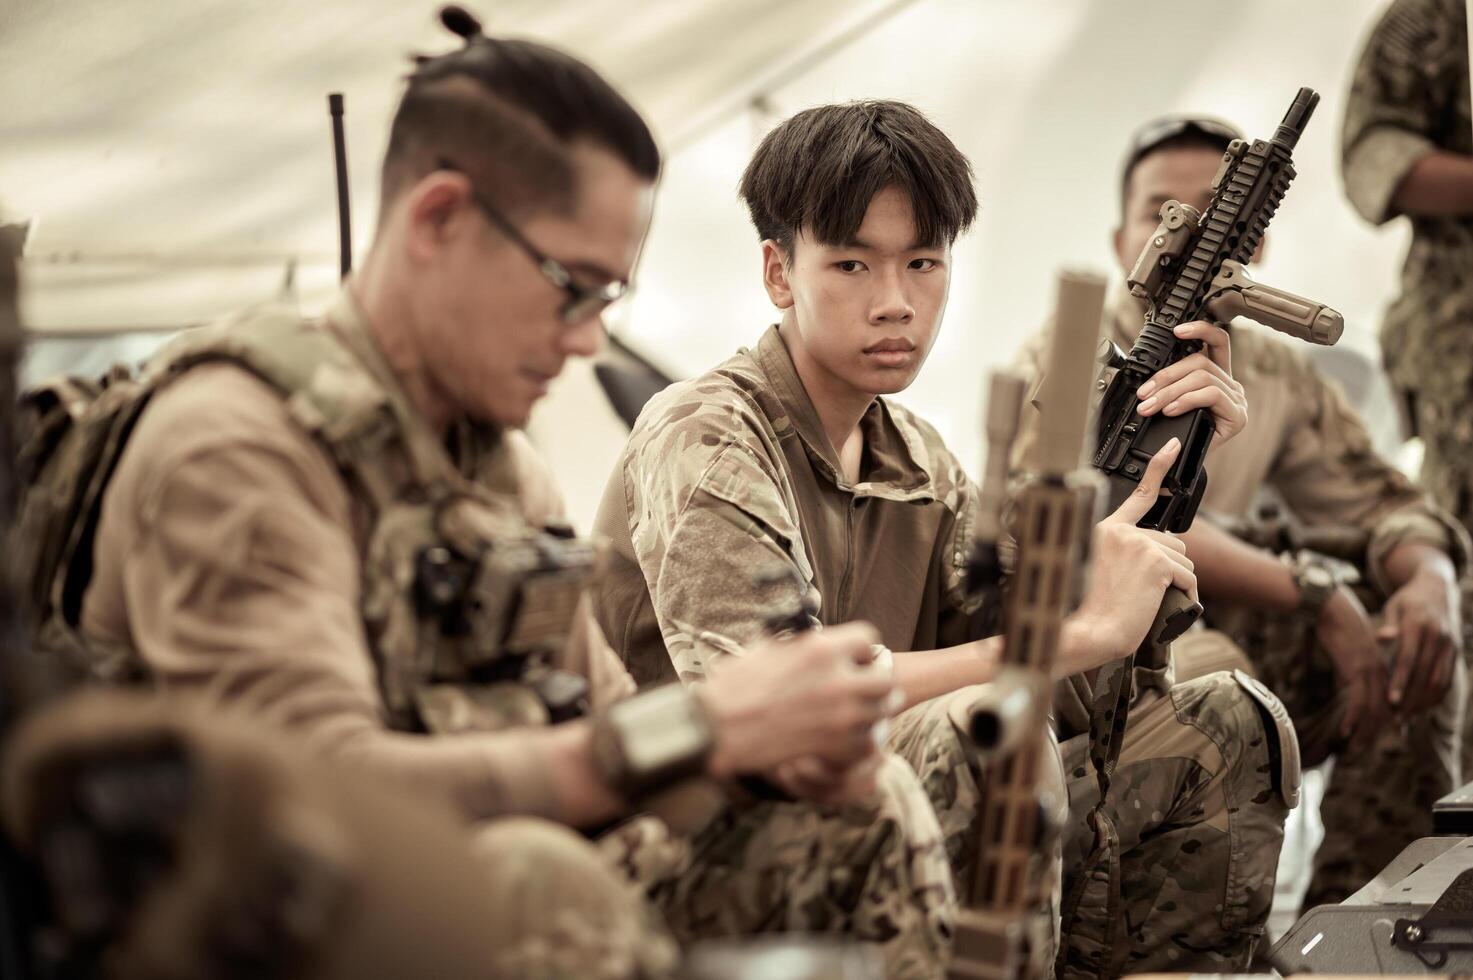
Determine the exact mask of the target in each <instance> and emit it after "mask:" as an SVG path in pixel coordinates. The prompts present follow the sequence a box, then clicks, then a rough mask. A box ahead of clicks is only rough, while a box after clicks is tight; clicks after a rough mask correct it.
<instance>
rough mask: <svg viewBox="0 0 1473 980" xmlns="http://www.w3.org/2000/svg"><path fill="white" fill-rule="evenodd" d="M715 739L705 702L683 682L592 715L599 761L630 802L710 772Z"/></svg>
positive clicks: (611, 783) (593, 741)
mask: <svg viewBox="0 0 1473 980" xmlns="http://www.w3.org/2000/svg"><path fill="white" fill-rule="evenodd" d="M714 744H715V739H714V730H713V719H712V717H711V714H710V713H709V712H708V710H707V708H706V702H705V701H704V700H702V698H701V697H700V696H699V695H698V694H697V693H696V692H695V691H691V690H688V689H686V688H683V687H681V686H680V685H679V684H670V685H667V686H665V687H658V688H655V689H654V690H651V691H645V692H644V693H642V694H637V695H635V696H634V697H631V698H626V699H625V700H623V701H620V702H618V703H616V704H613V705H611V706H609V707H608V708H605V709H603V710H602V711H600V712H599V713H598V714H597V715H595V716H594V718H593V731H592V739H591V747H592V751H593V760H594V764H595V765H597V766H598V768H599V771H600V773H601V774H602V775H603V779H604V782H606V783H607V784H608V785H609V786H610V787H612V788H613V789H615V790H616V791H617V792H618V793H619V794H620V795H621V796H622V797H623V798H624V799H626V800H628V801H630V802H636V801H638V800H640V799H642V798H644V797H646V796H648V795H649V794H651V793H654V792H657V791H660V790H663V789H666V788H668V787H670V786H673V785H675V784H677V783H680V782H683V781H685V780H687V779H690V778H692V777H694V776H699V775H701V774H702V773H704V772H706V771H707V768H708V764H709V760H710V757H711V754H712V750H713V748H714Z"/></svg>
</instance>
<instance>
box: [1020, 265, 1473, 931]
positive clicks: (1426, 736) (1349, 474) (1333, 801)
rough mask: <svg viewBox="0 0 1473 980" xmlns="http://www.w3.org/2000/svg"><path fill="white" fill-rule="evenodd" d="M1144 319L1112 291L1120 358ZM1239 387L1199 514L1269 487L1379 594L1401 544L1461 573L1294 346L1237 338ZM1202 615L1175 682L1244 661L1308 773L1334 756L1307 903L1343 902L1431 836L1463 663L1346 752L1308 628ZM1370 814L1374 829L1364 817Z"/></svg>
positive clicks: (1258, 335) (1341, 701) (1183, 645)
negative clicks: (1449, 686)
mask: <svg viewBox="0 0 1473 980" xmlns="http://www.w3.org/2000/svg"><path fill="white" fill-rule="evenodd" d="M1143 318H1144V308H1143V307H1142V306H1141V305H1140V303H1139V301H1138V300H1135V299H1133V298H1132V297H1130V296H1129V295H1127V294H1126V293H1125V292H1124V290H1123V289H1119V290H1117V291H1116V292H1115V294H1114V296H1113V297H1112V301H1111V303H1110V305H1109V308H1108V309H1107V313H1106V320H1105V335H1106V336H1107V337H1108V338H1109V339H1110V340H1112V341H1114V342H1115V343H1116V344H1118V345H1120V346H1121V347H1123V348H1126V349H1128V348H1129V347H1130V345H1131V343H1132V342H1133V341H1134V339H1135V335H1136V334H1137V333H1138V332H1139V330H1140V326H1141V323H1142V322H1143ZM1048 336H1049V331H1047V330H1045V331H1043V332H1041V333H1040V334H1039V335H1037V336H1036V337H1034V338H1033V339H1031V340H1030V341H1029V343H1028V344H1027V345H1026V346H1025V347H1024V350H1023V353H1022V355H1021V357H1020V367H1021V368H1022V369H1023V370H1025V371H1028V372H1032V373H1036V372H1037V371H1038V370H1039V368H1040V365H1041V360H1040V358H1041V356H1042V352H1043V351H1044V350H1046V349H1047V338H1048ZM1233 377H1235V378H1236V379H1237V380H1238V381H1239V382H1240V383H1241V384H1242V385H1243V388H1244V391H1245V392H1246V394H1247V397H1248V405H1249V414H1250V419H1251V421H1250V426H1251V427H1250V430H1249V432H1248V433H1247V435H1246V436H1245V437H1244V438H1240V439H1234V440H1232V441H1231V442H1228V443H1223V444H1218V445H1214V446H1213V447H1212V448H1211V449H1210V450H1209V452H1208V457H1207V469H1208V476H1209V479H1208V483H1207V492H1206V496H1205V498H1204V500H1203V504H1202V506H1203V508H1204V509H1206V510H1210V511H1214V512H1217V513H1222V514H1228V515H1233V516H1243V515H1247V514H1248V513H1250V512H1251V511H1252V508H1253V506H1254V503H1255V501H1256V500H1257V499H1258V496H1259V494H1260V491H1261V490H1262V489H1263V488H1272V490H1273V491H1274V492H1275V493H1276V494H1277V495H1278V496H1279V498H1280V499H1281V500H1282V501H1283V502H1284V503H1285V504H1286V505H1287V507H1288V509H1289V510H1290V512H1291V513H1293V514H1294V515H1295V516H1296V517H1297V518H1298V519H1301V520H1303V521H1305V522H1306V523H1308V524H1311V525H1330V526H1351V527H1355V528H1359V529H1362V530H1364V531H1365V532H1367V534H1368V535H1369V542H1370V543H1369V549H1368V557H1369V560H1368V562H1367V566H1368V567H1367V569H1366V573H1367V576H1368V579H1369V583H1370V585H1371V588H1372V589H1373V590H1374V591H1375V592H1376V593H1377V594H1379V595H1380V596H1381V597H1384V596H1386V595H1388V594H1390V592H1391V591H1392V586H1391V583H1390V582H1389V581H1387V579H1386V576H1385V571H1384V568H1383V561H1384V559H1385V557H1386V556H1387V555H1388V554H1390V553H1391V551H1392V550H1393V549H1395V548H1396V547H1397V546H1398V545H1400V544H1402V543H1404V542H1409V541H1415V542H1422V543H1426V544H1431V545H1433V546H1435V547H1438V548H1441V549H1443V550H1445V551H1447V552H1448V553H1449V554H1451V555H1452V556H1453V559H1454V562H1455V563H1456V564H1457V565H1458V566H1459V567H1462V566H1463V565H1464V564H1465V562H1466V556H1467V543H1466V535H1465V534H1464V533H1463V532H1462V530H1461V528H1459V527H1458V526H1457V524H1456V522H1455V521H1453V520H1452V519H1451V517H1450V516H1449V515H1448V514H1447V513H1446V512H1445V511H1443V510H1441V509H1440V508H1438V507H1437V506H1436V505H1434V504H1433V503H1432V502H1431V501H1430V500H1428V499H1427V497H1426V495H1425V494H1423V493H1421V492H1420V491H1418V490H1417V489H1416V488H1415V487H1413V486H1412V484H1411V483H1410V481H1408V480H1407V479H1406V478H1405V477H1403V476H1402V475H1401V474H1400V473H1399V472H1398V471H1397V470H1396V469H1395V468H1394V467H1393V466H1391V464H1390V463H1388V462H1387V461H1386V460H1384V459H1382V458H1381V457H1380V456H1378V455H1377V454H1376V452H1375V451H1374V450H1373V449H1372V448H1371V443H1370V438H1369V436H1368V435H1367V434H1366V431H1365V427H1364V425H1363V424H1362V423H1361V421H1360V419H1359V417H1358V416H1357V415H1356V413H1355V410H1354V409H1353V408H1352V407H1351V406H1350V405H1349V403H1348V402H1347V401H1346V399H1345V396H1344V394H1343V393H1342V392H1341V391H1340V388H1339V386H1338V385H1336V384H1335V383H1334V382H1332V381H1329V380H1327V379H1326V378H1325V377H1324V376H1323V375H1322V374H1321V373H1320V372H1319V371H1318V370H1316V369H1315V367H1314V366H1313V365H1312V364H1311V363H1310V361H1309V359H1308V358H1307V357H1306V356H1305V355H1304V353H1303V352H1302V351H1301V350H1298V349H1296V348H1295V347H1293V346H1292V345H1290V344H1289V343H1286V342H1284V341H1282V340H1280V339H1278V338H1277V337H1274V336H1273V335H1271V334H1269V333H1268V332H1267V331H1263V330H1258V329H1255V328H1245V329H1235V330H1234V331H1233ZM1034 438H1036V429H1035V428H1034V427H1033V425H1032V417H1028V418H1025V428H1024V431H1023V432H1021V433H1020V435H1019V451H1020V452H1026V451H1027V447H1028V445H1029V444H1030V443H1031V441H1032V440H1033V439H1034ZM1368 598H1369V597H1368ZM1207 615H1208V618H1209V620H1210V623H1211V625H1212V626H1213V627H1215V628H1214V629H1207V630H1197V631H1193V632H1191V633H1188V634H1187V635H1186V636H1184V637H1182V638H1181V639H1180V640H1178V641H1177V642H1176V644H1175V645H1174V650H1173V661H1174V667H1175V674H1176V676H1177V677H1178V678H1189V677H1195V676H1198V675H1200V674H1203V673H1205V672H1207V671H1210V670H1217V669H1231V668H1233V667H1235V666H1239V665H1241V666H1243V667H1245V668H1247V669H1249V670H1250V671H1251V672H1252V673H1254V674H1256V675H1257V676H1258V677H1259V678H1260V679H1261V680H1263V682H1264V683H1265V684H1267V685H1268V686H1269V687H1270V688H1271V689H1272V690H1273V691H1274V692H1275V693H1276V694H1278V695H1279V697H1281V698H1282V699H1283V701H1284V703H1285V705H1286V706H1287V707H1288V709H1289V714H1290V716H1291V717H1292V718H1293V720H1294V724H1295V727H1296V729H1297V731H1298V736H1299V743H1300V748H1301V754H1302V756H1303V758H1304V760H1305V764H1307V765H1314V764H1317V763H1319V762H1321V761H1323V760H1324V759H1325V758H1326V757H1327V756H1329V755H1332V754H1335V755H1339V759H1338V761H1337V762H1336V766H1335V769H1334V772H1333V774H1332V776H1331V779H1330V783H1329V786H1328V788H1327V790H1326V795H1325V798H1324V801H1323V803H1322V804H1321V807H1320V817H1321V820H1322V821H1323V823H1324V826H1325V840H1324V843H1323V844H1322V845H1321V846H1320V849H1319V851H1318V852H1317V853H1316V855H1315V862H1314V874H1313V879H1312V881H1311V883H1310V887H1309V892H1308V896H1307V898H1306V903H1307V904H1308V905H1311V906H1312V905H1317V904H1323V903H1325V902H1338V901H1340V900H1342V899H1344V898H1346V897H1348V896H1349V894H1350V893H1351V892H1353V891H1355V890H1356V889H1358V888H1359V887H1360V886H1361V885H1363V884H1364V883H1365V882H1366V881H1369V880H1370V878H1371V877H1373V876H1374V875H1375V874H1376V873H1377V872H1379V871H1380V870H1381V868H1382V867H1384V866H1385V865H1386V864H1387V862H1389V861H1390V860H1391V859H1392V858H1393V857H1395V856H1396V854H1397V853H1398V852H1399V851H1400V850H1401V849H1402V847H1403V846H1405V845H1406V844H1408V843H1410V842H1411V841H1412V840H1415V839H1416V838H1418V837H1423V836H1426V835H1427V834H1429V833H1431V804H1432V801H1433V800H1435V799H1437V797H1439V796H1441V795H1442V794H1444V793H1446V792H1448V791H1449V790H1450V789H1451V788H1452V787H1454V786H1455V785H1457V780H1458V775H1459V765H1458V759H1457V755H1456V747H1457V744H1458V733H1459V731H1460V730H1461V725H1462V708H1461V695H1460V693H1459V691H1460V690H1461V687H1462V685H1463V683H1464V672H1463V670H1462V668H1461V665H1459V670H1458V674H1457V678H1456V681H1455V684H1454V690H1452V691H1450V692H1449V695H1448V697H1447V698H1445V699H1444V701H1443V703H1442V705H1441V706H1440V707H1439V708H1438V709H1437V710H1435V711H1432V712H1428V713H1426V714H1424V715H1423V716H1421V717H1419V718H1417V719H1415V720H1413V721H1412V722H1410V723H1408V724H1407V725H1406V726H1405V727H1404V728H1393V729H1391V730H1388V731H1387V732H1386V733H1385V734H1384V735H1383V736H1382V737H1381V739H1379V740H1378V742H1377V743H1376V744H1375V746H1374V747H1373V748H1372V749H1370V750H1369V751H1366V752H1362V753H1359V754H1357V755H1355V756H1346V755H1341V754H1340V753H1341V750H1342V749H1343V748H1344V743H1343V741H1342V740H1340V739H1339V738H1338V732H1339V724H1340V721H1341V719H1342V714H1341V713H1342V712H1343V710H1344V708H1345V694H1344V692H1343V691H1342V690H1341V689H1340V686H1339V684H1338V682H1337V679H1336V676H1335V674H1334V671H1333V668H1332V667H1331V664H1330V662H1329V660H1328V659H1327V655H1326V654H1324V652H1323V651H1320V650H1317V649H1316V648H1315V644H1314V641H1313V626H1312V624H1308V623H1305V622H1303V620H1302V618H1300V617H1297V616H1265V615H1264V614H1263V613H1262V612H1261V611H1260V610H1257V609H1248V608H1243V607H1237V608H1234V607H1230V606H1225V605H1224V604H1222V603H1217V602H1212V603H1209V604H1208V611H1207ZM1243 651H1246V654H1245V653H1244V652H1243ZM1250 663H1251V666H1249V664H1250ZM1371 814H1374V815H1376V819H1373V820H1372V819H1367V818H1368V815H1371Z"/></svg>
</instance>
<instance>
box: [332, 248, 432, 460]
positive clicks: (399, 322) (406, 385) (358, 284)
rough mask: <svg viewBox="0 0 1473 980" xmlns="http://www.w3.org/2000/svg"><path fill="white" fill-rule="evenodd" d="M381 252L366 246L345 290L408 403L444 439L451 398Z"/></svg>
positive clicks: (411, 312)
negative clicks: (421, 344)
mask: <svg viewBox="0 0 1473 980" xmlns="http://www.w3.org/2000/svg"><path fill="white" fill-rule="evenodd" d="M385 265H386V263H385V262H384V260H383V258H382V256H381V255H379V253H378V252H377V251H375V250H370V251H369V253H368V255H367V257H366V258H365V259H364V262H363V265H362V267H361V268H360V270H359V271H358V272H355V273H354V274H353V278H352V280H351V281H350V282H349V288H350V289H351V290H352V291H353V297H354V298H355V299H356V300H357V301H358V305H359V307H360V308H361V309H362V310H363V315H364V316H365V318H366V319H367V320H368V332H369V334H370V336H372V338H373V342H374V343H375V344H376V345H377V346H378V349H379V353H381V354H382V355H383V357H384V361H385V362H386V363H387V364H388V365H389V370H390V371H392V372H393V373H394V377H395V378H397V379H398V381H399V385H400V387H401V388H403V389H404V394H405V395H406V396H407V397H408V398H409V401H410V403H411V404H412V405H413V406H414V407H415V408H416V409H417V410H418V411H419V413H420V414H421V415H422V416H424V419H425V421H426V422H428V423H429V425H430V427H431V428H432V429H433V430H434V431H435V433H436V434H437V435H439V436H441V437H442V438H443V437H444V436H445V435H446V434H447V433H448V432H449V431H450V427H451V425H452V424H453V423H454V421H455V418H456V411H455V407H454V404H453V402H451V400H450V399H449V398H448V397H447V396H446V394H445V392H444V390H443V389H442V388H441V387H440V386H439V385H438V384H436V383H435V381H434V377H433V375H432V374H431V373H430V370H429V367H428V366H427V365H426V364H425V360H424V356H423V354H422V353H421V350H420V347H419V344H418V342H417V340H416V338H417V337H418V336H420V335H421V332H420V331H419V330H418V329H416V324H415V323H414V311H413V310H412V309H411V307H410V304H409V303H408V302H407V300H406V298H405V297H406V295H407V294H406V292H405V291H404V290H402V289H400V288H397V286H396V284H395V283H394V280H393V273H392V272H391V271H389V270H388V269H386V268H385Z"/></svg>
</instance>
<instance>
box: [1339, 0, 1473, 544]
mask: <svg viewBox="0 0 1473 980" xmlns="http://www.w3.org/2000/svg"><path fill="white" fill-rule="evenodd" d="M1468 84H1469V83H1468V25H1467V7H1466V5H1465V4H1464V3H1463V0H1396V2H1394V3H1392V4H1391V6H1390V8H1389V9H1388V10H1387V11H1386V13H1385V15H1384V16H1383V17H1382V18H1381V21H1380V23H1378V24H1377V25H1376V28H1375V30H1374V31H1373V32H1372V33H1371V36H1370V37H1369V38H1368V39H1367V41H1366V46H1365V50H1364V51H1362V53H1361V58H1360V62H1359V64H1358V65H1357V66H1356V69H1355V74H1354V76H1353V78H1352V80H1351V86H1350V98H1349V101H1348V103H1347V106H1346V110H1345V126H1344V130H1343V132H1342V134H1341V164H1342V167H1343V168H1344V176H1345V190H1346V193H1347V194H1348V195H1349V197H1350V201H1351V203H1352V204H1354V205H1355V208H1356V210H1357V211H1359V212H1360V213H1361V215H1362V216H1364V217H1365V218H1366V220H1367V221H1371V222H1373V223H1375V224H1378V225H1379V224H1384V223H1385V222H1388V221H1391V220H1392V219H1394V218H1397V217H1400V216H1402V215H1405V216H1406V217H1407V219H1408V220H1409V221H1410V222H1411V226H1412V244H1411V248H1410V249H1408V251H1407V257H1406V262H1405V264H1404V265H1403V266H1402V274H1401V295H1400V296H1398V297H1397V298H1396V300H1395V301H1394V302H1393V303H1392V304H1391V306H1390V308H1389V309H1388V310H1387V311H1386V318H1385V320H1384V321H1383V322H1382V326H1381V349H1382V353H1383V355H1384V356H1385V359H1386V370H1387V372H1388V373H1389V374H1390V376H1391V381H1392V384H1393V385H1394V386H1395V387H1396V389H1397V391H1398V394H1399V395H1400V398H1401V404H1402V406H1403V407H1404V409H1405V411H1406V414H1405V419H1406V420H1407V421H1408V422H1409V423H1410V428H1411V434H1412V435H1415V436H1419V437H1420V438H1421V439H1422V443H1423V446H1424V447H1425V450H1426V452H1425V455H1424V457H1423V462H1422V482H1423V483H1424V484H1425V485H1426V487H1427V489H1428V490H1429V491H1431V493H1432V496H1433V497H1434V498H1435V499H1436V500H1437V502H1438V503H1440V504H1442V505H1443V506H1444V507H1446V508H1447V509H1448V510H1450V511H1451V512H1452V513H1453V515H1454V516H1455V517H1457V518H1458V520H1460V521H1462V522H1463V524H1464V526H1473V453H1470V452H1469V447H1470V446H1473V329H1470V326H1473V119H1470V114H1469V107H1468V103H1469V96H1468Z"/></svg>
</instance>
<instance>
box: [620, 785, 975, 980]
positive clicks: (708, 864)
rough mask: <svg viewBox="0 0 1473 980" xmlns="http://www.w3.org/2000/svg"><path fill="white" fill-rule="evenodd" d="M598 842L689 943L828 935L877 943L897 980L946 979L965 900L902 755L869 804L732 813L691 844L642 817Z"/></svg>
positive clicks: (777, 806) (761, 807)
mask: <svg viewBox="0 0 1473 980" xmlns="http://www.w3.org/2000/svg"><path fill="white" fill-rule="evenodd" d="M599 844H600V847H601V848H602V849H603V850H604V852H605V854H606V855H610V856H611V859H612V860H613V861H614V863H615V864H617V865H618V866H620V867H622V868H623V869H624V870H625V871H626V873H628V874H629V875H630V876H631V877H632V878H633V879H634V880H635V881H636V882H638V883H639V884H640V885H642V886H643V887H644V888H645V889H646V891H647V893H648V895H649V896H650V899H651V901H652V902H653V903H654V906H655V907H656V908H657V909H659V911H660V913H661V914H662V915H663V917H664V922H665V924H666V925H667V926H668V927H669V929H670V931H671V932H672V933H673V934H674V935H675V936H676V938H677V939H678V940H679V941H680V942H681V943H682V944H689V943H692V942H695V941H697V940H702V939H716V938H725V937H734V936H745V935H752V934H754V933H758V932H784V933H787V932H799V933H819V934H830V935H844V936H849V937H852V938H854V939H856V940H859V941H860V942H864V943H873V944H875V945H876V946H877V947H878V948H879V950H880V953H881V955H882V956H883V958H884V961H885V975H886V976H887V977H900V978H911V977H914V978H928V977H937V976H939V975H940V974H941V970H942V967H943V964H944V963H945V958H946V954H947V951H948V949H949V946H950V941H951V934H952V928H953V926H954V923H955V915H956V894H955V891H954V890H953V888H952V883H951V873H950V870H949V869H948V867H947V864H946V854H945V850H944V849H943V843H942V836H941V830H940V828H939V827H938V826H937V823H936V817H935V815H934V814H933V813H932V812H931V808H930V807H929V806H928V805H927V803H926V798H925V796H924V794H922V793H921V792H920V789H919V787H918V786H917V785H916V777H915V775H914V774H913V773H912V772H911V771H910V770H909V768H907V767H906V765H905V764H904V763H902V762H901V761H900V760H899V759H896V758H894V757H889V758H887V759H886V760H885V762H884V763H883V764H882V765H881V768H880V772H879V776H878V778H877V787H876V792H875V794H874V795H873V796H872V797H871V798H870V799H869V800H866V801H864V802H862V803H852V804H847V805H844V806H834V807H824V806H815V805H810V804H803V803H777V802H761V803H755V804H752V805H750V806H745V807H732V808H730V809H728V810H727V811H725V812H724V813H723V814H722V815H721V816H719V817H718V818H717V819H716V820H715V822H714V823H712V824H711V825H710V826H709V827H707V828H706V829H705V830H704V831H702V832H701V833H700V834H698V835H696V837H695V838H693V839H691V840H672V839H661V838H660V828H659V827H658V826H657V825H654V824H653V823H651V822H649V821H641V820H636V821H633V822H631V823H630V824H628V825H626V826H624V827H621V828H618V829H616V830H614V831H612V832H611V833H610V834H608V835H606V837H605V839H603V840H601V841H600V842H599ZM651 854H658V855H659V859H657V860H654V861H651V860H649V859H648V856H649V855H651Z"/></svg>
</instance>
